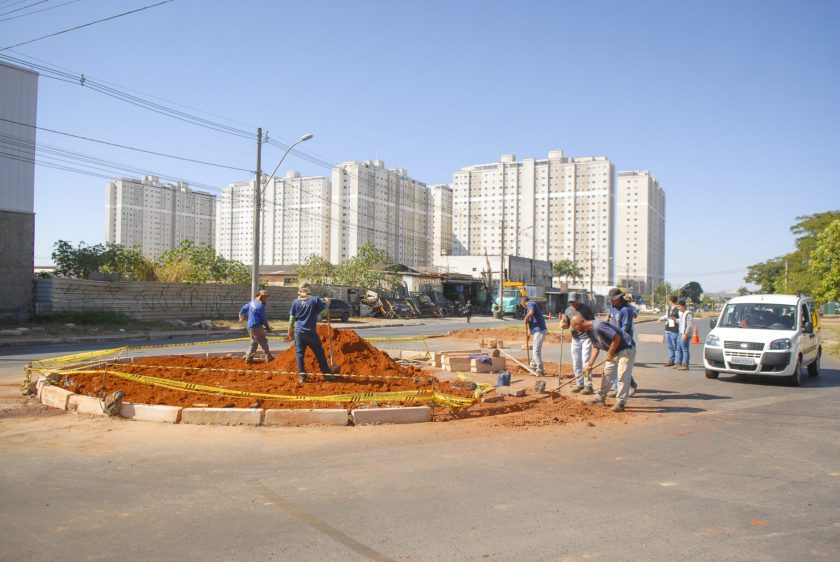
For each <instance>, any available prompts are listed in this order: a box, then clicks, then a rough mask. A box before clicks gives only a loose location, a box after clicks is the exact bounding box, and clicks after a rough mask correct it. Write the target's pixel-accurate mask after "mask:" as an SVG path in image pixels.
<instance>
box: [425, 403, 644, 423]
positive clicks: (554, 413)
mask: <svg viewBox="0 0 840 562" xmlns="http://www.w3.org/2000/svg"><path fill="white" fill-rule="evenodd" d="M488 416H498V417H494V418H493V420H492V421H490V422H489V425H491V426H494V427H539V426H549V425H557V424H564V423H575V422H589V424H590V425H594V423H593V420H594V421H626V419H627V416H628V414H627V413H623V414H619V413H616V412H613V411H612V410H610V409H609V408H607V407H605V406H600V405H592V404H587V403H585V402H582V401H580V400H577V399H574V398H567V397H565V396H557V395H554V396H552V395H549V396H530V397H528V398H519V399H509V398H505V400H504V401H503V402H484V403H481V404H475V405H473V406H472V407H470V408H468V409H465V410H452V411H451V412H437V413H436V415H435V421H451V420H459V419H474V418H484V417H488Z"/></svg>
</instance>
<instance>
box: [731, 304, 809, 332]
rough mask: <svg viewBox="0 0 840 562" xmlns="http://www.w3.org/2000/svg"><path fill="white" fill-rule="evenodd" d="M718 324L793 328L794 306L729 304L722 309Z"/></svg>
mask: <svg viewBox="0 0 840 562" xmlns="http://www.w3.org/2000/svg"><path fill="white" fill-rule="evenodd" d="M719 326H723V327H725V328H759V329H763V330H793V329H794V328H795V327H796V306H794V305H790V304H765V303H740V304H729V305H726V309H724V311H723V316H721V320H720V324H719Z"/></svg>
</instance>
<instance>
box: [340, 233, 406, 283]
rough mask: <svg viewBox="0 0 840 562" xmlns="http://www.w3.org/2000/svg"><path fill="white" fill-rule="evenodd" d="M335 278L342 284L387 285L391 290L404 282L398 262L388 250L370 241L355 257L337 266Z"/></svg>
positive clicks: (361, 247)
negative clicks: (398, 269)
mask: <svg viewBox="0 0 840 562" xmlns="http://www.w3.org/2000/svg"><path fill="white" fill-rule="evenodd" d="M335 280H336V281H338V282H339V283H341V284H342V285H352V286H354V287H364V288H367V289H376V288H382V287H385V288H388V289H391V290H394V289H396V288H397V287H398V286H399V285H400V283H401V282H402V279H401V278H400V276H399V274H398V273H397V263H396V262H395V261H394V260H393V258H391V256H389V255H388V252H386V251H385V250H381V249H379V248H377V247H376V246H374V245H373V244H371V243H370V242H366V243H365V244H364V245H362V246H360V247H359V251H358V253H357V255H356V256H355V257H353V258H350V259H349V260H347V261H346V262H344V263H343V264H341V265H340V266H338V267H337V268H336V270H335Z"/></svg>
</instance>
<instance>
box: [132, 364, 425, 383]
mask: <svg viewBox="0 0 840 562" xmlns="http://www.w3.org/2000/svg"><path fill="white" fill-rule="evenodd" d="M131 367H132V368H135V369H173V370H174V369H177V370H181V371H207V372H215V373H236V374H243V375H296V376H297V375H299V374H300V373H298V372H297V371H280V370H277V369H222V368H220V367H186V366H182V365H147V364H145V363H132V364H131ZM315 374H323V373H315ZM334 376H336V377H347V378H359V379H400V380H418V379H420V380H421V381H424V382H434V380H433V379H430V378H428V377H424V376H423V375H418V376H406V375H361V374H354V373H336V374H335V375H334Z"/></svg>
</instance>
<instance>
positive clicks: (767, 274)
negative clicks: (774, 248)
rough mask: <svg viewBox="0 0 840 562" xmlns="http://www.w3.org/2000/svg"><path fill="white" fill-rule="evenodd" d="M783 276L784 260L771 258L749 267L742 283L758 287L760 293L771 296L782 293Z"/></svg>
mask: <svg viewBox="0 0 840 562" xmlns="http://www.w3.org/2000/svg"><path fill="white" fill-rule="evenodd" d="M784 275H785V262H784V258H773V259H772V260H767V261H765V262H761V263H756V264H754V265H751V266H749V268H747V276H746V277H744V281H746V282H747V283H752V284H753V285H758V287H759V289H760V291H761V292H762V293H769V294H772V293H776V292H783V291H784V287H782V284H783V283H784Z"/></svg>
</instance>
